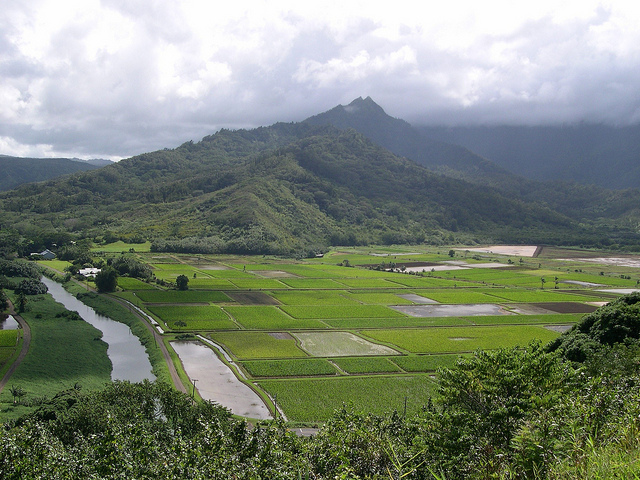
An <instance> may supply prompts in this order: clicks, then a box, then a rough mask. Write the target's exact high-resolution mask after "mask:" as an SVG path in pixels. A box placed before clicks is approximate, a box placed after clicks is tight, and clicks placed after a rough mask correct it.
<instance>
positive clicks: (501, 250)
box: [456, 245, 538, 257]
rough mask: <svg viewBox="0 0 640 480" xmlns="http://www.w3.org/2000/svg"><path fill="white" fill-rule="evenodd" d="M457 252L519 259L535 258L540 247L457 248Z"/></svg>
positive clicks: (496, 246) (494, 246)
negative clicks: (493, 254) (516, 257)
mask: <svg viewBox="0 0 640 480" xmlns="http://www.w3.org/2000/svg"><path fill="white" fill-rule="evenodd" d="M456 250H459V251H465V252H477V253H495V254H498V255H514V256H518V257H534V256H535V254H536V251H537V250H538V247H537V246H536V245H491V246H488V247H478V248H457V249H456Z"/></svg>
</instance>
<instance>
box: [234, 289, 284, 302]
mask: <svg viewBox="0 0 640 480" xmlns="http://www.w3.org/2000/svg"><path fill="white" fill-rule="evenodd" d="M225 293H226V294H227V296H229V297H231V300H233V301H235V302H238V303H239V304H241V305H280V304H279V303H278V301H277V300H276V299H275V298H273V297H270V296H269V295H267V294H266V293H264V292H225Z"/></svg>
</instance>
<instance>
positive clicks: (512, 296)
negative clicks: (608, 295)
mask: <svg viewBox="0 0 640 480" xmlns="http://www.w3.org/2000/svg"><path fill="white" fill-rule="evenodd" d="M487 293H488V294H489V295H492V296H494V297H497V298H500V299H502V300H503V301H504V300H507V301H510V302H527V303H534V302H535V303H540V302H593V301H594V300H599V299H600V298H601V297H598V296H597V294H594V295H586V294H582V295H580V294H574V293H563V292H556V291H554V290H525V289H511V288H503V289H492V290H489V291H487ZM494 301H495V298H494Z"/></svg>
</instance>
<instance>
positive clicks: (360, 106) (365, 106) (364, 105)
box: [342, 97, 386, 115]
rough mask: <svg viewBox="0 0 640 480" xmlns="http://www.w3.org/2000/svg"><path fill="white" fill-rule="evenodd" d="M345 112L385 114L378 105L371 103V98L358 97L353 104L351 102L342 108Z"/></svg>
mask: <svg viewBox="0 0 640 480" xmlns="http://www.w3.org/2000/svg"><path fill="white" fill-rule="evenodd" d="M342 108H343V109H344V111H345V112H347V113H352V112H363V113H368V114H371V113H377V114H382V115H386V112H385V111H384V110H383V109H382V107H381V106H380V105H378V104H377V103H376V102H374V101H373V99H372V98H371V97H367V98H364V99H363V98H362V97H358V98H356V99H355V100H354V101H353V102H351V103H350V104H349V105H347V106H346V107H342Z"/></svg>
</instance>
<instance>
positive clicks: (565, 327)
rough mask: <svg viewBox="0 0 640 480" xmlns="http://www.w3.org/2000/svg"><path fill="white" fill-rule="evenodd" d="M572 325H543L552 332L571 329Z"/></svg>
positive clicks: (562, 331)
mask: <svg viewBox="0 0 640 480" xmlns="http://www.w3.org/2000/svg"><path fill="white" fill-rule="evenodd" d="M571 327H573V325H545V326H544V328H546V329H547V330H551V331H552V332H558V333H564V332H568V331H569V330H571Z"/></svg>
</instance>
